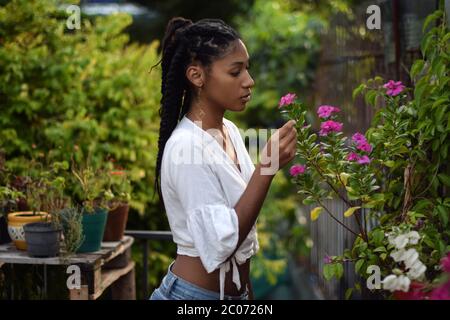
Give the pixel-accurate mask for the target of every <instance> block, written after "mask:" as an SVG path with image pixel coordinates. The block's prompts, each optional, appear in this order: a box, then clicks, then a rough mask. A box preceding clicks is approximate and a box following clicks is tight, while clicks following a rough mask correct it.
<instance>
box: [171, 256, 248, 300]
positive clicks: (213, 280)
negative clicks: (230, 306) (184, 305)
mask: <svg viewBox="0 0 450 320" xmlns="http://www.w3.org/2000/svg"><path fill="white" fill-rule="evenodd" d="M237 266H238V269H239V276H240V280H241V289H240V290H238V289H237V288H236V285H235V284H234V283H233V276H232V269H233V268H232V263H231V262H230V271H229V272H227V273H226V274H225V290H224V291H225V294H226V295H232V296H238V295H241V294H242V293H244V292H245V288H246V285H248V288H249V289H251V283H250V259H249V260H247V261H246V262H245V263H243V264H241V265H239V264H238V265H237ZM172 272H173V273H174V274H175V275H176V276H178V277H180V278H182V279H184V280H186V281H188V282H190V283H192V284H195V285H197V286H199V287H201V288H203V289H206V290H210V291H214V292H217V293H219V292H220V281H219V280H220V269H216V270H214V271H213V272H211V273H208V272H206V270H205V268H204V267H203V264H202V262H201V260H200V258H199V257H189V256H185V255H177V258H176V259H175V263H174V264H173V266H172Z"/></svg>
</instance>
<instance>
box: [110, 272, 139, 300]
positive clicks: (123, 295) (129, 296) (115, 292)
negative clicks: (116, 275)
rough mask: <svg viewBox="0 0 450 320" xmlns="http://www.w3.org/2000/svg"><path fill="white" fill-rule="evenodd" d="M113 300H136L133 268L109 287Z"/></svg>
mask: <svg viewBox="0 0 450 320" xmlns="http://www.w3.org/2000/svg"><path fill="white" fill-rule="evenodd" d="M111 296H112V299H113V300H136V281H135V275H134V268H133V269H131V270H130V272H128V273H127V274H125V275H124V276H122V277H120V279H119V280H117V281H116V282H114V283H113V284H112V285H111Z"/></svg>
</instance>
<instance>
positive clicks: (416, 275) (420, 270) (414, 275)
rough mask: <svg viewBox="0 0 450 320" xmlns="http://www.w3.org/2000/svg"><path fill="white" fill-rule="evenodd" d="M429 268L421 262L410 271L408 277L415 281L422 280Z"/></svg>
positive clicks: (415, 264) (417, 262)
mask: <svg viewBox="0 0 450 320" xmlns="http://www.w3.org/2000/svg"><path fill="white" fill-rule="evenodd" d="M426 270H427V267H426V266H425V265H424V264H423V263H422V262H420V261H419V260H417V261H416V263H414V265H413V266H412V267H411V268H410V269H409V271H408V273H407V275H408V277H410V278H411V279H413V280H416V279H420V278H422V276H423V275H424V273H425V271H426Z"/></svg>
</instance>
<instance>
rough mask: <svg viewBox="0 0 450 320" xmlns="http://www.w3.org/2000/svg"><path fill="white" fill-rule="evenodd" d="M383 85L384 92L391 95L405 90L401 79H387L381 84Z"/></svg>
mask: <svg viewBox="0 0 450 320" xmlns="http://www.w3.org/2000/svg"><path fill="white" fill-rule="evenodd" d="M383 87H384V88H386V89H387V92H386V94H387V95H388V96H392V97H394V96H396V95H398V94H399V93H401V92H402V91H403V90H405V86H404V85H403V84H402V82H401V81H397V82H395V81H394V80H389V81H388V82H387V83H385V84H384V85H383Z"/></svg>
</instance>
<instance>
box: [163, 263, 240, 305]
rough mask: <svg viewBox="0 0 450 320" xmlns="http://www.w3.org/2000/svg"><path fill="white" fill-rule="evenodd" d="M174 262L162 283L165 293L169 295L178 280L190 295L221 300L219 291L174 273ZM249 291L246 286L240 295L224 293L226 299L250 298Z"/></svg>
mask: <svg viewBox="0 0 450 320" xmlns="http://www.w3.org/2000/svg"><path fill="white" fill-rule="evenodd" d="M174 263H175V261H173V262H172V263H171V264H170V265H169V267H168V268H167V274H166V276H165V277H164V279H163V281H162V284H161V290H163V291H164V294H166V295H168V294H169V292H170V290H171V288H172V286H173V285H174V283H175V281H177V282H178V284H179V285H180V287H182V288H183V291H188V292H189V293H190V295H193V296H196V294H197V295H200V296H202V297H203V298H207V299H211V300H219V299H220V293H219V292H215V291H211V290H208V289H204V288H201V287H199V286H198V285H196V284H193V283H191V282H189V281H186V280H184V279H182V278H180V277H179V276H177V275H176V274H174V273H173V272H172V266H173V264H174ZM248 293H249V292H248V287H246V290H245V292H244V293H242V294H241V295H239V296H232V295H224V300H248Z"/></svg>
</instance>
